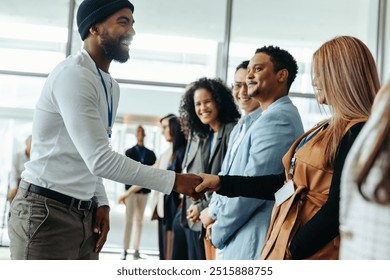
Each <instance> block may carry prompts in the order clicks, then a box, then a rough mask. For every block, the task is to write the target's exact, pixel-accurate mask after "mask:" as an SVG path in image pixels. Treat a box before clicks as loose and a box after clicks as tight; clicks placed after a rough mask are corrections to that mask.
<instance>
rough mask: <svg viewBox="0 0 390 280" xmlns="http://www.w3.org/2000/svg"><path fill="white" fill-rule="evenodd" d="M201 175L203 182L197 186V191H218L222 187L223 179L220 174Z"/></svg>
mask: <svg viewBox="0 0 390 280" xmlns="http://www.w3.org/2000/svg"><path fill="white" fill-rule="evenodd" d="M199 177H201V178H202V179H203V182H202V183H200V184H199V185H198V186H197V187H196V188H195V191H196V192H199V193H204V192H206V191H208V192H216V191H218V190H219V189H220V188H221V181H220V180H219V176H218V175H211V174H205V173H200V174H199Z"/></svg>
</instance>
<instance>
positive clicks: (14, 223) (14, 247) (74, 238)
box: [8, 187, 99, 260]
mask: <svg viewBox="0 0 390 280" xmlns="http://www.w3.org/2000/svg"><path fill="white" fill-rule="evenodd" d="M93 219H94V213H93V212H92V211H86V210H77V209H75V208H74V207H69V206H67V205H65V204H62V203H60V202H58V201H56V200H53V199H49V198H46V197H43V196H41V195H38V194H34V193H30V192H27V191H26V190H25V189H23V188H21V187H19V190H18V193H17V194H16V196H15V198H14V200H13V202H12V205H11V209H10V212H9V217H8V235H9V238H10V251H11V259H18V260H97V259H98V258H99V254H98V253H96V252H95V246H96V241H97V239H98V235H97V234H95V233H93V231H92V225H93Z"/></svg>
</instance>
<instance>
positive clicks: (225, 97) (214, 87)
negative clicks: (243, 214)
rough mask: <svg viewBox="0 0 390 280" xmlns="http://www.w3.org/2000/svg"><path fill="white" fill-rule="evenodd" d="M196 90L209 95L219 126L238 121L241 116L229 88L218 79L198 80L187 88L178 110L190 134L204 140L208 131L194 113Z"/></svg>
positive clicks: (206, 126)
mask: <svg viewBox="0 0 390 280" xmlns="http://www.w3.org/2000/svg"><path fill="white" fill-rule="evenodd" d="M198 89H206V90H207V91H209V92H210V93H211V96H212V98H213V100H214V101H215V103H216V105H217V108H218V120H219V121H220V123H221V124H225V123H229V122H237V121H238V119H239V118H240V116H241V114H240V112H239V111H238V108H237V105H236V103H235V102H234V98H233V95H232V92H231V90H230V88H228V87H227V86H226V84H225V83H224V82H223V81H222V80H221V79H219V78H215V79H209V78H206V77H204V78H200V79H199V80H197V81H195V82H194V83H191V84H190V86H188V87H187V89H186V92H185V94H184V96H183V98H182V100H181V105H180V109H179V112H180V116H181V118H182V119H183V120H185V122H186V124H187V125H188V126H189V128H190V130H191V133H193V134H195V135H197V136H199V137H200V138H204V137H206V136H207V135H208V133H209V131H210V127H209V125H205V124H203V123H202V122H201V121H200V119H199V118H198V116H197V115H196V112H195V102H194V94H195V91H196V90H198Z"/></svg>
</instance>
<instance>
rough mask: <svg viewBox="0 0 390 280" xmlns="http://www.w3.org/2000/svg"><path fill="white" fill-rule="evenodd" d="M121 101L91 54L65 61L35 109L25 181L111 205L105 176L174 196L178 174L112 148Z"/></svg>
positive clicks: (113, 84) (85, 53) (113, 86)
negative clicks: (111, 127)
mask: <svg viewBox="0 0 390 280" xmlns="http://www.w3.org/2000/svg"><path fill="white" fill-rule="evenodd" d="M99 71H100V73H101V75H102V77H103V79H104V82H105V85H106V88H107V94H108V98H106V93H105V90H104V87H103V82H102V80H101V77H100V75H99ZM111 96H112V99H111ZM107 100H108V102H109V104H110V107H108V104H107ZM111 100H112V103H113V104H112V105H111ZM118 101H119V85H118V83H117V82H116V81H115V80H114V79H112V77H111V76H110V74H108V73H105V72H104V71H103V70H98V69H97V66H96V64H95V62H94V61H93V60H92V58H91V57H90V56H89V54H88V53H87V52H86V51H85V50H82V51H80V52H79V53H78V54H76V55H74V56H70V57H68V58H67V59H66V60H64V61H63V62H62V63H60V64H59V65H58V66H57V67H56V68H55V69H54V70H53V72H52V73H51V74H50V75H49V77H48V79H47V81H46V83H45V85H44V88H43V90H42V93H41V96H40V98H39V100H38V102H37V105H36V108H35V112H34V120H33V128H32V147H31V155H30V157H31V158H30V161H29V162H28V163H27V164H26V165H25V167H26V169H25V171H24V172H23V174H22V178H23V179H24V180H25V181H27V182H30V183H33V184H36V185H39V186H41V187H46V188H49V189H52V190H55V191H57V192H60V193H63V194H66V195H69V196H72V197H75V198H78V199H82V200H87V199H90V198H91V197H92V196H94V195H95V196H96V197H97V198H98V201H99V205H108V199H107V196H106V193H105V190H104V186H103V183H102V178H106V179H109V180H113V181H117V182H120V183H123V184H129V185H140V186H143V187H147V188H150V189H154V190H157V191H160V192H163V193H167V194H168V193H170V192H171V191H172V188H173V184H174V181H175V173H174V172H172V171H166V170H161V169H157V168H153V167H149V166H145V165H142V164H141V163H139V162H136V161H134V160H132V159H130V158H128V157H126V156H124V155H121V154H119V153H117V152H115V151H112V150H111V148H110V147H109V141H108V133H107V131H108V128H109V125H108V115H109V114H108V109H109V108H112V120H115V115H116V111H117V107H118ZM111 106H112V107H111Z"/></svg>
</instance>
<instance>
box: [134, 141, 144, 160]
mask: <svg viewBox="0 0 390 280" xmlns="http://www.w3.org/2000/svg"><path fill="white" fill-rule="evenodd" d="M135 150H136V151H137V153H138V156H139V159H140V162H141V163H144V161H145V155H146V149H145V148H144V149H143V151H142V153H141V148H140V147H139V146H138V145H137V146H135Z"/></svg>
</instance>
